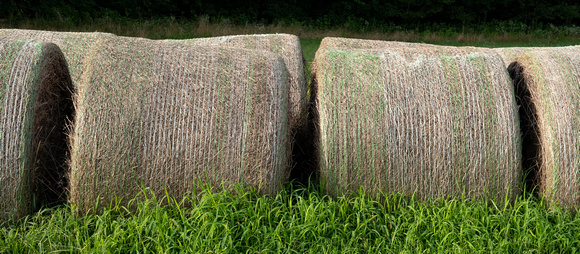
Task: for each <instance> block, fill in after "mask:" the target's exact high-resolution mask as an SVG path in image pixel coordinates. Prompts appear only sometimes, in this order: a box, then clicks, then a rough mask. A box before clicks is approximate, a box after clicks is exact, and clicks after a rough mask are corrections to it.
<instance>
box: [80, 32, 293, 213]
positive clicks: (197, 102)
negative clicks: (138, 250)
mask: <svg viewBox="0 0 580 254" xmlns="http://www.w3.org/2000/svg"><path fill="white" fill-rule="evenodd" d="M93 49H94V51H92V52H90V53H89V55H90V56H91V59H90V61H87V62H86V63H87V64H86V66H85V67H86V71H85V73H84V75H83V77H82V79H81V82H80V85H79V91H78V99H77V101H76V110H77V112H76V127H75V132H74V134H73V135H72V141H71V142H72V144H73V145H72V149H73V150H72V159H71V172H70V200H71V202H72V203H75V204H77V206H78V208H79V209H80V211H88V210H89V209H91V208H92V207H93V206H94V204H95V203H96V202H97V200H98V202H99V203H100V204H107V203H108V202H111V201H113V200H115V199H122V200H125V201H127V200H128V199H131V198H133V197H135V196H136V195H137V194H138V192H139V191H140V190H141V189H142V186H145V187H148V188H150V189H151V190H152V191H154V192H155V193H157V194H159V195H163V194H164V193H165V192H164V188H167V192H168V194H169V195H171V196H175V197H181V196H183V195H185V194H187V193H188V192H190V191H194V190H195V188H196V183H197V182H198V181H202V182H206V181H207V182H209V183H211V184H213V185H214V186H221V185H222V184H223V185H225V186H226V187H227V186H229V184H231V183H243V184H246V185H247V186H250V187H253V188H256V189H258V191H260V192H262V193H273V192H276V191H277V190H279V189H280V187H281V184H282V182H283V181H284V180H285V179H286V178H287V175H288V173H287V168H288V167H287V163H288V142H287V141H288V130H287V128H288V122H287V121H288V120H287V118H288V115H287V114H288V77H287V75H288V74H287V70H286V68H285V66H284V62H283V60H282V59H281V58H280V57H278V56H276V55H274V54H269V53H264V52H258V51H252V50H245V49H234V48H225V47H209V46H205V47H204V46H191V45H185V44H182V43H168V42H159V41H151V40H146V39H136V38H121V37H112V38H107V39H104V40H102V41H99V45H98V46H96V47H94V48H93Z"/></svg>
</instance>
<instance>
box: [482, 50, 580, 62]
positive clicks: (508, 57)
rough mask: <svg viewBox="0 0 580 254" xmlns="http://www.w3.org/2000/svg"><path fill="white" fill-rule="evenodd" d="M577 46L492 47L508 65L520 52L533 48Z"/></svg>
mask: <svg viewBox="0 0 580 254" xmlns="http://www.w3.org/2000/svg"><path fill="white" fill-rule="evenodd" d="M574 47H579V46H568V47H508V48H494V49H493V50H494V51H495V52H497V54H498V55H499V56H501V58H502V59H503V62H504V63H505V66H506V67H507V66H508V65H510V64H511V63H512V62H513V61H514V59H515V58H516V57H517V56H518V55H519V54H521V53H525V52H528V51H534V50H568V49H570V48H574Z"/></svg>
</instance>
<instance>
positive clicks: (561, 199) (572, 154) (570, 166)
mask: <svg viewBox="0 0 580 254" xmlns="http://www.w3.org/2000/svg"><path fill="white" fill-rule="evenodd" d="M508 69H509V71H510V75H511V76H512V78H513V79H514V85H515V87H516V90H517V91H518V95H519V96H518V97H519V98H520V100H521V101H522V102H521V103H520V104H521V105H522V107H521V110H522V115H524V116H525V118H523V120H524V121H523V123H524V124H523V127H524V128H523V131H524V133H523V134H522V135H523V143H524V144H527V146H525V147H524V151H525V152H526V153H527V154H528V155H527V157H528V158H527V160H528V163H527V165H526V166H527V167H528V168H526V170H527V171H531V172H533V176H535V178H536V179H534V183H537V184H539V187H540V188H539V190H540V193H541V195H542V196H544V197H545V198H546V199H547V200H548V201H549V204H550V205H553V204H554V203H558V204H560V205H561V206H562V207H565V208H569V209H572V208H574V207H576V206H578V202H579V200H580V199H579V198H580V196H579V195H578V192H579V191H580V184H579V181H580V178H579V172H578V171H579V168H580V166H579V165H580V138H579V137H580V118H579V117H578V110H579V109H580V78H579V76H580V48H578V47H576V48H573V47H568V48H545V49H541V50H531V51H527V52H525V53H522V54H520V55H519V56H517V57H515V58H514V62H513V63H512V64H511V65H510V66H509V68H508ZM526 126H527V127H526Z"/></svg>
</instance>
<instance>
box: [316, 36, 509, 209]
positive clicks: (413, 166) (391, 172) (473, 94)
mask: <svg viewBox="0 0 580 254" xmlns="http://www.w3.org/2000/svg"><path fill="white" fill-rule="evenodd" d="M313 69H314V74H315V75H314V76H315V79H314V82H315V86H316V88H317V93H318V96H317V102H316V107H317V112H318V116H317V118H318V119H317V120H316V123H317V125H318V130H319V131H318V138H317V142H318V144H317V146H318V153H319V154H318V161H319V162H318V163H319V170H320V175H321V179H322V181H323V182H325V186H326V190H327V192H329V193H330V194H331V195H342V194H347V193H349V192H352V191H357V190H359V188H363V189H364V190H365V191H366V193H368V194H370V195H375V194H376V193H379V192H385V193H393V192H395V193H403V194H406V195H410V194H414V195H416V196H417V197H418V198H420V199H429V198H439V197H449V196H451V197H465V198H472V197H473V198H478V197H488V198H492V199H494V200H498V201H501V200H504V199H505V198H506V197H507V198H509V199H510V200H513V199H514V198H515V197H516V195H518V194H519V192H520V179H521V165H520V164H521V149H520V148H521V145H520V136H519V134H520V133H519V123H518V115H517V109H516V103H515V98H514V93H513V87H512V85H511V82H510V79H509V76H508V74H507V71H506V69H505V66H504V65H503V62H502V61H501V58H500V57H499V56H497V54H496V53H494V52H493V51H491V50H488V49H478V48H455V47H438V46H426V47H392V48H383V49H374V50H361V49H359V50H349V49H344V50H340V49H324V48H322V49H319V51H318V52H317V56H316V59H315V63H314V68H313Z"/></svg>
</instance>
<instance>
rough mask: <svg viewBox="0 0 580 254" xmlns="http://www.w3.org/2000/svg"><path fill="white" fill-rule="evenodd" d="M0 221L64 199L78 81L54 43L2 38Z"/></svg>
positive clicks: (0, 49)
mask: <svg viewBox="0 0 580 254" xmlns="http://www.w3.org/2000/svg"><path fill="white" fill-rule="evenodd" d="M0 82H1V86H0V89H1V90H0V95H1V96H2V97H1V99H2V104H0V105H1V110H0V111H1V121H2V125H1V126H0V130H1V134H0V135H1V137H0V148H1V149H0V150H1V151H2V153H1V156H0V165H1V167H0V168H1V170H0V220H2V221H6V220H11V219H17V218H20V217H22V216H24V215H26V214H28V213H30V212H32V211H33V210H36V209H38V208H39V206H41V205H45V204H47V203H52V202H57V201H59V200H62V199H63V198H64V197H62V196H60V195H61V194H62V193H63V189H64V187H65V183H64V182H63V181H64V179H63V177H62V176H63V175H64V166H65V161H66V154H67V143H66V134H65V131H66V128H67V120H69V119H67V118H68V117H71V116H72V115H71V114H72V82H71V79H70V76H69V72H68V69H67V66H66V61H65V59H64V56H63V55H62V52H61V51H60V49H59V48H58V47H57V46H56V45H55V44H51V43H39V42H36V41H24V40H22V41H10V40H2V39H0Z"/></svg>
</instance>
